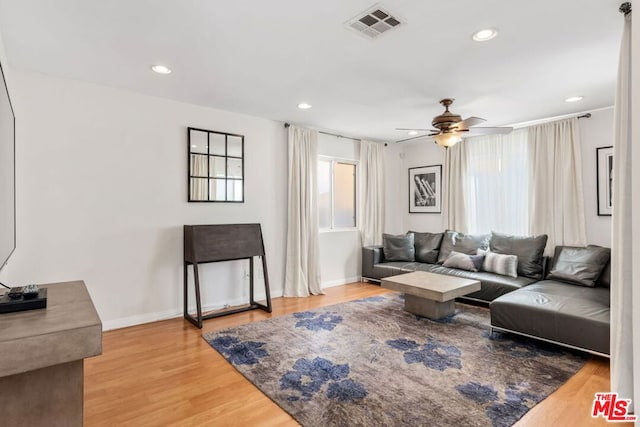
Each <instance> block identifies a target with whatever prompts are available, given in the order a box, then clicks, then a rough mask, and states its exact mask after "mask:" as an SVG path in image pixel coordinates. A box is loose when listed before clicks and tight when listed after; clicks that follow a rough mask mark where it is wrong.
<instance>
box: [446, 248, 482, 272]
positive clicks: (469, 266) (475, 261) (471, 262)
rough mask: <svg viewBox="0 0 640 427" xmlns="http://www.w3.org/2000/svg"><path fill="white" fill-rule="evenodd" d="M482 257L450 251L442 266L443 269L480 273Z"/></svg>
mask: <svg viewBox="0 0 640 427" xmlns="http://www.w3.org/2000/svg"><path fill="white" fill-rule="evenodd" d="M483 260H484V255H467V254H461V253H460V252H456V251H451V253H449V256H448V257H447V259H445V260H444V263H443V264H442V265H443V266H444V267H451V268H459V269H460V270H467V271H480V268H481V267H482V261H483Z"/></svg>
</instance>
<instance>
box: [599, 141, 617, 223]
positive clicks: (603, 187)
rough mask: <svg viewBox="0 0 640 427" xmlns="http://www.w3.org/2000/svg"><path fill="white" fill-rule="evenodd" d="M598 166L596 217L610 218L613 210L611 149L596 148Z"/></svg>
mask: <svg viewBox="0 0 640 427" xmlns="http://www.w3.org/2000/svg"><path fill="white" fill-rule="evenodd" d="M596 155H597V159H598V160H597V162H598V163H597V164H598V215H600V216H611V209H612V208H613V147H599V148H596Z"/></svg>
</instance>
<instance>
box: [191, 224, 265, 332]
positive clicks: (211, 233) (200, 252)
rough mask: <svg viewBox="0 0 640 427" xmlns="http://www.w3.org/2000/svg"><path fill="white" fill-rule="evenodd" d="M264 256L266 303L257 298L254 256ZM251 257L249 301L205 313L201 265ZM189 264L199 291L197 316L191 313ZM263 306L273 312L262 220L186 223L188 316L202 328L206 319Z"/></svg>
mask: <svg viewBox="0 0 640 427" xmlns="http://www.w3.org/2000/svg"><path fill="white" fill-rule="evenodd" d="M256 256H258V257H260V258H262V271H263V272H264V288H265V293H266V298H267V301H266V305H265V304H260V303H258V302H256V301H255V299H254V292H253V287H254V283H253V275H254V274H253V273H254V272H253V270H254V268H253V260H254V257H256ZM242 259H246V260H249V305H248V306H245V307H241V308H233V309H230V310H225V311H222V312H216V313H210V314H206V315H203V314H202V302H201V300H200V275H199V273H198V265H199V264H203V263H209V262H221V261H235V260H242ZM189 265H193V282H194V287H195V293H196V317H194V316H192V315H191V314H189V311H188V309H189V303H188V289H187V282H188V277H189V274H188V273H189ZM255 309H261V310H264V311H266V312H268V313H271V294H270V292H269V274H268V272H267V260H266V256H265V252H264V243H263V241H262V229H261V228H260V224H215V225H185V226H184V318H185V319H187V320H188V321H189V322H191V323H193V324H194V325H195V326H197V327H198V328H202V321H203V320H206V319H212V318H214V317H220V316H225V315H227V314H233V313H239V312H242V311H248V310H255Z"/></svg>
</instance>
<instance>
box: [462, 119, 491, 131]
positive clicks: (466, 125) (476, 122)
mask: <svg viewBox="0 0 640 427" xmlns="http://www.w3.org/2000/svg"><path fill="white" fill-rule="evenodd" d="M484 122H486V120H485V119H481V118H480V117H468V118H466V119H464V120H463V121H461V122H458V123H456V124H455V127H456V128H457V129H468V128H470V127H471V126H475V125H479V124H480V123H484Z"/></svg>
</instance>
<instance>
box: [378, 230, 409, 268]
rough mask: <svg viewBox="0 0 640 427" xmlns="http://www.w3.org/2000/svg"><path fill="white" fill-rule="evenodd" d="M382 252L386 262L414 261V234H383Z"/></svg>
mask: <svg viewBox="0 0 640 427" xmlns="http://www.w3.org/2000/svg"><path fill="white" fill-rule="evenodd" d="M382 250H383V252H384V259H385V261H409V262H412V261H414V260H415V248H414V246H413V233H407V234H399V235H397V236H394V235H393V234H386V233H385V234H383V235H382Z"/></svg>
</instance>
